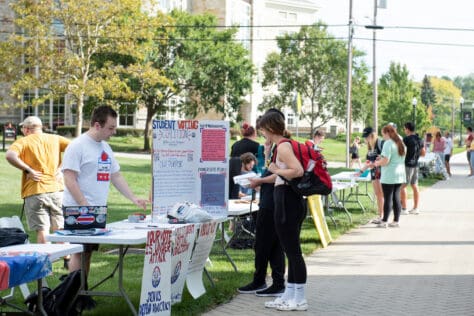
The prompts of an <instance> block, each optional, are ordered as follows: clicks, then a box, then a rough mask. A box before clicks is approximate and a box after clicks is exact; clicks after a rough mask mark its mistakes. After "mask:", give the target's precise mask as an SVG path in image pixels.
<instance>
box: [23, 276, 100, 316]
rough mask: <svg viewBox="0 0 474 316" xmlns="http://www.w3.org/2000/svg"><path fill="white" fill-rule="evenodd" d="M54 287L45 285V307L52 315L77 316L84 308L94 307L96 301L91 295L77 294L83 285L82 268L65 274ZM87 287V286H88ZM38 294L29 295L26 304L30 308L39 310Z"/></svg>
mask: <svg viewBox="0 0 474 316" xmlns="http://www.w3.org/2000/svg"><path fill="white" fill-rule="evenodd" d="M60 280H61V283H59V284H58V285H57V286H56V287H55V288H54V289H52V290H51V289H49V288H47V287H43V289H42V293H43V307H44V310H45V311H46V313H47V314H48V315H50V316H65V315H67V316H76V315H79V314H80V313H81V312H82V310H84V309H92V308H94V307H95V302H94V300H92V298H91V297H89V296H77V293H78V292H79V289H80V287H81V270H76V271H73V272H71V273H69V274H66V275H63V276H62V277H61V278H60ZM86 288H87V286H86ZM37 303H38V294H37V293H36V292H35V293H33V294H31V295H29V296H28V297H27V298H26V300H25V304H26V305H27V306H28V310H29V311H32V312H37V311H38V307H37Z"/></svg>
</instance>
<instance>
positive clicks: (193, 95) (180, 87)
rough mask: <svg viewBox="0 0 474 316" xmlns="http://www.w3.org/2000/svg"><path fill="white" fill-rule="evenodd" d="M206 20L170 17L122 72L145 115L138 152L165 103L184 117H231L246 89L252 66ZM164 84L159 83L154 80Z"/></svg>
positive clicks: (231, 38) (226, 34)
mask: <svg viewBox="0 0 474 316" xmlns="http://www.w3.org/2000/svg"><path fill="white" fill-rule="evenodd" d="M216 26H217V18H216V17H215V16H213V15H210V14H204V15H190V14H188V13H185V12H181V11H174V12H172V13H171V15H170V16H169V17H168V20H167V21H166V23H163V24H162V26H161V27H158V28H157V29H156V30H155V31H156V34H155V38H156V39H155V41H154V44H153V45H152V46H147V47H146V49H145V50H144V51H143V54H142V56H141V58H140V59H136V62H135V63H134V65H133V67H130V66H128V67H125V68H124V73H125V74H126V76H128V77H129V78H130V80H129V84H130V88H131V89H132V90H133V91H135V93H136V100H137V102H138V103H139V104H140V105H142V106H145V107H146V109H147V118H146V127H145V139H144V149H145V150H148V149H149V148H150V142H149V134H150V131H151V122H152V118H153V116H154V115H155V114H158V113H164V112H165V111H166V110H167V109H168V107H167V104H168V101H169V100H170V99H171V98H175V100H176V102H177V103H176V109H177V110H178V111H180V112H181V113H184V114H185V115H186V116H188V117H195V116H196V115H197V114H199V113H206V112H209V111H214V112H215V113H219V114H220V115H222V116H226V117H228V118H229V117H233V116H237V113H238V110H239V108H240V106H241V104H242V102H243V97H244V96H245V95H246V94H247V93H248V91H249V90H250V88H251V83H252V75H253V65H252V63H251V61H250V59H249V55H248V51H247V50H246V49H245V48H244V47H243V46H242V45H241V44H240V43H237V42H236V41H235V33H236V30H235V29H218V28H217V27H216ZM160 74H161V75H163V76H164V77H165V78H166V80H161V79H160V76H159V75H160Z"/></svg>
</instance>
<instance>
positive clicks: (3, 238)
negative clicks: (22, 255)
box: [0, 227, 28, 247]
mask: <svg viewBox="0 0 474 316" xmlns="http://www.w3.org/2000/svg"><path fill="white" fill-rule="evenodd" d="M27 240H28V234H27V233H25V232H24V231H23V230H22V229H20V228H16V227H2V228H0V247H6V246H12V245H20V244H24V243H25V242H26V241H27Z"/></svg>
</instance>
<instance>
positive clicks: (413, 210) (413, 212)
mask: <svg viewBox="0 0 474 316" xmlns="http://www.w3.org/2000/svg"><path fill="white" fill-rule="evenodd" d="M410 214H413V215H418V214H420V212H419V211H418V210H417V209H416V208H414V209H411V210H410Z"/></svg>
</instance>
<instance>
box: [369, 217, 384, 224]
mask: <svg viewBox="0 0 474 316" xmlns="http://www.w3.org/2000/svg"><path fill="white" fill-rule="evenodd" d="M381 222H382V219H381V218H375V219H373V220H372V221H371V223H372V224H380V223H381Z"/></svg>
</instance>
